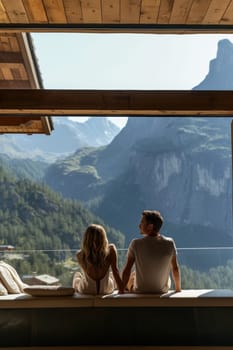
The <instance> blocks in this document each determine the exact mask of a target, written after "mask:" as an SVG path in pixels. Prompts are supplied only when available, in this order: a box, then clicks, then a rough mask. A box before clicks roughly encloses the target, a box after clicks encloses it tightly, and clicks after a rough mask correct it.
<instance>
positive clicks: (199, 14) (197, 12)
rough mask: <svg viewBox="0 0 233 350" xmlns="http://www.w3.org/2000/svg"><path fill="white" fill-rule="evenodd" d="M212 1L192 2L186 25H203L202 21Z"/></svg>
mask: <svg viewBox="0 0 233 350" xmlns="http://www.w3.org/2000/svg"><path fill="white" fill-rule="evenodd" d="M211 2H212V0H194V1H193V3H192V6H191V8H190V11H189V15H188V18H187V21H186V23H187V24H203V23H202V22H203V19H204V18H205V15H206V13H207V11H208V8H209V6H210V4H211Z"/></svg>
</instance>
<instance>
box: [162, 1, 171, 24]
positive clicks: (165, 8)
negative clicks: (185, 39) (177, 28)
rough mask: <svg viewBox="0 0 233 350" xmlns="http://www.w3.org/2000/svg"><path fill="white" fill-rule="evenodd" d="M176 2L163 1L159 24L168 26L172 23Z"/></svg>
mask: <svg viewBox="0 0 233 350" xmlns="http://www.w3.org/2000/svg"><path fill="white" fill-rule="evenodd" d="M174 2H175V0H162V1H161V4H160V8H159V16H158V23H159V24H167V23H169V22H170V16H171V12H172V8H173V5H174Z"/></svg>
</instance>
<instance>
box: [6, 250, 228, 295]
mask: <svg viewBox="0 0 233 350" xmlns="http://www.w3.org/2000/svg"><path fill="white" fill-rule="evenodd" d="M76 251H77V250H76V249H75V250H3V251H0V260H2V261H4V262H6V263H8V264H10V265H11V266H13V267H14V268H15V269H16V271H17V272H18V274H19V276H20V277H21V279H22V280H23V281H24V282H25V283H27V284H48V285H50V284H61V285H63V286H71V285H72V279H73V275H74V273H75V272H76V271H79V266H78V264H77V261H76ZM177 251H178V261H179V264H180V269H181V276H182V288H183V289H196V288H198V289H199V288H201V289H212V288H229V289H233V247H216V248H215V247H208V248H202V247H200V248H178V250H177ZM126 255H127V250H126V249H118V265H119V269H120V270H122V268H123V266H124V264H125V262H126Z"/></svg>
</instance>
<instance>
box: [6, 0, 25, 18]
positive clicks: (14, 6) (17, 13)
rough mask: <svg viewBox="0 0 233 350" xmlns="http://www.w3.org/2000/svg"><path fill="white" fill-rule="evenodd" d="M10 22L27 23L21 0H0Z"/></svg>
mask: <svg viewBox="0 0 233 350" xmlns="http://www.w3.org/2000/svg"><path fill="white" fill-rule="evenodd" d="M2 4H3V5H4V7H5V9H6V11H7V14H8V17H9V19H10V22H11V23H29V19H28V17H27V13H26V10H25V7H24V4H23V2H22V0H10V1H9V0H2Z"/></svg>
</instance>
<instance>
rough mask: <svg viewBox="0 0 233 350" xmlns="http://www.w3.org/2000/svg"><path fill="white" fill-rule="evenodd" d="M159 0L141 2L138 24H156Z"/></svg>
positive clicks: (143, 0)
mask: <svg viewBox="0 0 233 350" xmlns="http://www.w3.org/2000/svg"><path fill="white" fill-rule="evenodd" d="M159 6H160V0H142V2H141V13H140V23H151V24H153V23H157V19H158V14H159Z"/></svg>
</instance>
